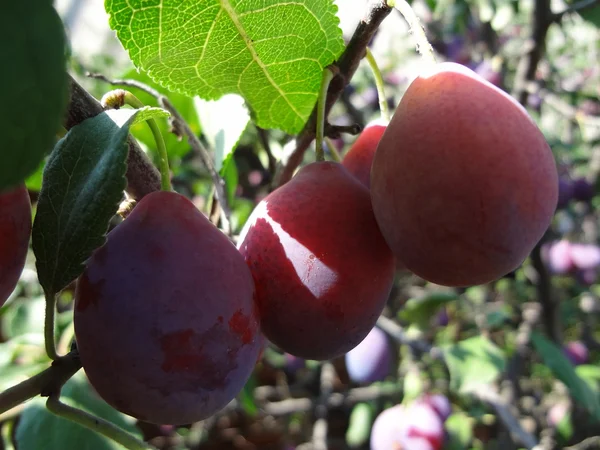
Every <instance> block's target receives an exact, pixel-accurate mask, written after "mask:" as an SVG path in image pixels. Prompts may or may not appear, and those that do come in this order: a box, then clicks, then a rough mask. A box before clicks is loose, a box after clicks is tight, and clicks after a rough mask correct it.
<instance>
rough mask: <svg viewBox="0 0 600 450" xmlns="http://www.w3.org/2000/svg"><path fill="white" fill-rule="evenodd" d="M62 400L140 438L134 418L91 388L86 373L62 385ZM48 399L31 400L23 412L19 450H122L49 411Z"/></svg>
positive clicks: (111, 442)
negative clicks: (47, 407)
mask: <svg viewBox="0 0 600 450" xmlns="http://www.w3.org/2000/svg"><path fill="white" fill-rule="evenodd" d="M61 401H63V402H64V403H67V404H69V405H71V406H74V407H77V408H80V409H83V410H85V411H87V412H89V413H92V414H94V415H96V416H98V417H101V418H103V419H106V420H108V421H110V422H112V423H114V424H116V425H118V426H119V427H121V428H123V429H124V430H126V431H128V432H129V433H132V434H135V435H136V436H138V437H140V436H141V433H140V431H139V430H138V429H137V428H136V427H135V426H134V425H133V421H132V420H131V419H130V418H128V417H126V416H124V415H123V414H121V413H119V412H118V411H117V410H115V409H113V408H112V407H110V406H109V405H108V404H107V403H105V402H104V401H103V400H102V399H100V397H98V394H96V393H95V392H94V391H93V390H92V389H91V387H90V385H89V383H88V381H87V380H86V378H85V376H84V375H83V372H79V373H78V374H76V375H75V376H74V377H73V378H71V379H70V380H69V381H68V382H67V383H66V384H65V386H64V387H63V389H62V394H61ZM44 402H45V399H41V398H37V399H35V400H32V401H31V402H30V403H28V405H27V407H26V408H25V410H24V411H23V413H22V414H21V420H20V421H19V425H18V427H17V432H16V440H17V446H18V448H19V450H39V449H44V450H64V449H77V450H122V449H123V447H122V446H120V445H119V444H117V443H116V442H114V441H112V440H110V439H108V438H106V437H104V436H101V435H99V434H97V433H96V432H94V431H91V430H89V429H87V428H84V427H82V426H81V425H79V424H77V423H74V422H71V421H69V420H67V419H63V418H62V417H58V416H55V415H54V414H52V413H51V412H49V411H48V410H47V409H46V407H45V405H44Z"/></svg>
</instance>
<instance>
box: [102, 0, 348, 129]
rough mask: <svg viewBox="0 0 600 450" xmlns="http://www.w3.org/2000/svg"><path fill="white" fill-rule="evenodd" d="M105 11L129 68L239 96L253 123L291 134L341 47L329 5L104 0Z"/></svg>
mask: <svg viewBox="0 0 600 450" xmlns="http://www.w3.org/2000/svg"><path fill="white" fill-rule="evenodd" d="M105 7H106V11H107V12H108V13H109V14H110V21H109V23H110V26H111V28H112V29H113V30H115V31H116V33H117V37H118V38H119V39H120V41H121V43H122V44H123V46H124V47H125V48H126V49H127V51H128V52H129V56H130V58H131V60H132V61H133V63H134V64H135V65H136V67H137V68H138V69H142V70H144V71H146V72H147V73H148V74H149V75H150V77H151V78H153V79H154V80H156V81H157V82H159V83H160V84H161V85H163V86H165V87H166V88H167V89H169V90H172V91H175V92H181V93H185V94H187V95H190V96H194V95H199V96H201V97H202V98H204V99H206V100H215V99H218V98H220V97H222V96H223V95H225V94H239V95H241V96H243V97H244V99H245V100H246V102H247V103H248V107H249V108H250V109H251V110H252V112H253V116H254V119H255V120H256V122H257V124H258V125H259V126H261V127H263V128H281V129H282V130H285V131H287V132H289V133H291V134H295V133H297V132H298V131H300V129H301V128H302V126H303V125H304V123H305V122H306V120H307V118H308V117H309V115H310V113H311V111H312V109H313V107H314V105H315V102H316V100H317V95H318V90H319V85H320V81H321V74H322V72H323V69H324V68H325V67H326V66H328V65H329V64H331V63H332V62H333V61H335V59H336V58H337V57H338V56H339V55H340V54H341V52H342V50H343V48H344V42H343V39H342V31H341V29H340V28H339V19H338V18H337V16H336V12H337V8H336V6H335V4H334V3H333V2H332V1H331V0H298V1H295V2H286V1H282V0H269V1H268V2H264V1H262V0H248V1H244V2H231V1H230V0H218V1H213V2H193V1H181V0H162V1H160V2H150V3H148V2H147V1H146V0H106V2H105ZM181 24H186V28H185V32H182V28H181Z"/></svg>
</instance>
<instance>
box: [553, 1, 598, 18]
mask: <svg viewBox="0 0 600 450" xmlns="http://www.w3.org/2000/svg"><path fill="white" fill-rule="evenodd" d="M597 5H600V0H581V1H579V2H576V3H573V4H572V5H570V6H568V7H567V8H565V9H564V10H563V11H561V12H558V13H556V14H553V15H552V22H555V23H560V21H561V20H562V18H563V17H564V16H565V14H571V13H574V12H581V11H583V10H586V9H588V8H591V7H593V6H597Z"/></svg>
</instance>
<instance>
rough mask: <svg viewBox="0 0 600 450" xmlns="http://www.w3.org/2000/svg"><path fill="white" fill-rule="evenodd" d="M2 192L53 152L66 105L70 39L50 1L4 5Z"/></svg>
mask: <svg viewBox="0 0 600 450" xmlns="http://www.w3.org/2000/svg"><path fill="white" fill-rule="evenodd" d="M0 61H3V66H2V70H0V98H1V99H2V101H1V102H0V135H2V156H1V159H0V161H1V162H0V190H4V189H5V188H7V187H10V186H13V185H16V184H18V183H21V182H22V181H23V180H25V178H26V177H27V176H29V175H30V174H32V173H33V172H34V171H35V170H36V168H37V167H38V165H39V163H40V161H41V160H42V159H43V158H44V156H45V154H46V153H47V152H48V151H50V149H51V148H52V145H53V143H54V139H55V134H56V132H57V131H58V129H59V127H60V124H61V121H62V117H63V111H64V109H65V107H66V104H67V98H68V95H67V72H66V57H65V35H64V29H63V25H62V22H61V20H60V17H59V16H58V14H57V13H56V11H55V10H54V8H53V6H52V2H50V1H48V0H34V1H26V2H3V3H2V14H0Z"/></svg>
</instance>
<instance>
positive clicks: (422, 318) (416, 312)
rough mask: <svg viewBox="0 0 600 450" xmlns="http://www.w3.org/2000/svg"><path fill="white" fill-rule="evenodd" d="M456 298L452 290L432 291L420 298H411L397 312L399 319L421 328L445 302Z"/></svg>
mask: <svg viewBox="0 0 600 450" xmlns="http://www.w3.org/2000/svg"><path fill="white" fill-rule="evenodd" d="M457 299H458V295H456V293H454V292H433V293H431V294H428V295H425V296H423V297H420V298H411V299H409V300H408V301H407V302H406V305H404V308H402V310H401V311H400V313H399V316H400V318H401V319H403V320H405V321H407V322H409V323H411V324H416V325H418V326H419V327H421V328H423V327H426V326H427V325H429V323H430V322H431V319H432V317H433V316H434V315H435V313H436V312H437V311H438V310H439V309H440V308H441V307H442V306H444V305H446V304H447V303H450V302H453V301H455V300H457Z"/></svg>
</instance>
